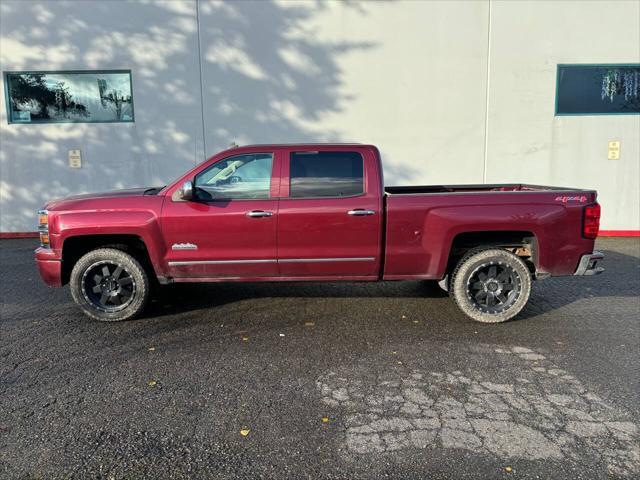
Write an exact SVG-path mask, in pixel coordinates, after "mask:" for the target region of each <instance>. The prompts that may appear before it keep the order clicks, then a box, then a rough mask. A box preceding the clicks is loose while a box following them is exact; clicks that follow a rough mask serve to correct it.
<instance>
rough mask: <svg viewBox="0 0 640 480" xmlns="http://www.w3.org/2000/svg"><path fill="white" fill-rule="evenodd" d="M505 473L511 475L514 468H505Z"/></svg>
mask: <svg viewBox="0 0 640 480" xmlns="http://www.w3.org/2000/svg"><path fill="white" fill-rule="evenodd" d="M504 471H505V472H507V473H511V472H513V468H511V467H504Z"/></svg>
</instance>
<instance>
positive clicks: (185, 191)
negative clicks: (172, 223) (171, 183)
mask: <svg viewBox="0 0 640 480" xmlns="http://www.w3.org/2000/svg"><path fill="white" fill-rule="evenodd" d="M179 192H180V193H179V196H180V198H181V199H182V200H187V201H189V200H193V182H192V181H190V180H188V181H186V182H184V183H183V184H182V188H181V189H180V190H179Z"/></svg>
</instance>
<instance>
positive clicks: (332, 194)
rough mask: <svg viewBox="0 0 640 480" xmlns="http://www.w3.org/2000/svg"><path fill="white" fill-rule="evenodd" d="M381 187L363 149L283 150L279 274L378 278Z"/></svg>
mask: <svg viewBox="0 0 640 480" xmlns="http://www.w3.org/2000/svg"><path fill="white" fill-rule="evenodd" d="M380 183H381V181H380V179H379V177H378V166H377V159H376V158H375V157H374V155H373V154H372V152H370V151H369V150H367V149H364V148H363V149H355V150H347V149H343V150H340V149H331V150H323V151H310V150H302V151H297V150H291V151H285V152H283V165H282V179H281V200H280V206H279V210H278V266H279V270H280V275H282V276H285V277H315V278H334V279H339V278H345V279H346V278H360V279H373V278H377V275H378V271H379V268H380V254H381V231H382V230H381V228H382V215H383V212H382V211H381V201H380V187H379V185H380Z"/></svg>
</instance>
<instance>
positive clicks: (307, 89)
mask: <svg viewBox="0 0 640 480" xmlns="http://www.w3.org/2000/svg"><path fill="white" fill-rule="evenodd" d="M345 7H346V8H358V9H360V10H359V11H361V12H362V14H363V15H364V14H366V11H365V10H364V9H363V8H362V7H361V6H360V5H358V4H356V3H353V2H349V3H346V4H345ZM326 8H328V7H327V4H326V3H323V2H317V3H310V2H308V3H293V2H291V3H290V4H288V5H287V4H282V3H276V2H272V1H264V2H258V3H253V2H234V3H223V4H217V3H208V2H203V3H201V4H200V8H199V20H200V21H199V23H200V35H201V50H202V51H201V55H202V69H203V72H202V73H203V81H204V85H203V95H204V106H205V111H204V117H205V128H206V129H207V131H208V132H209V135H207V136H206V138H207V142H208V143H207V153H208V154H213V153H214V152H215V151H218V150H219V149H221V148H225V147H226V146H227V145H228V144H229V141H231V140H234V141H237V142H238V143H240V144H244V143H262V142H302V141H343V140H345V139H343V138H342V137H341V135H340V133H339V132H336V131H327V130H324V129H322V128H321V127H320V126H319V122H320V120H321V118H322V116H323V115H325V114H328V113H334V112H340V111H342V110H343V109H345V108H348V103H349V100H351V98H350V97H349V96H347V95H346V94H345V93H343V92H342V91H341V76H342V74H343V72H342V71H341V69H340V66H339V63H338V59H339V57H340V56H342V55H345V54H348V53H351V52H353V51H357V50H367V49H371V48H373V47H374V44H373V43H371V42H364V43H363V42H336V41H332V40H326V39H322V38H320V36H319V32H318V31H317V25H314V17H315V16H316V15H318V14H321V13H322V11H323V10H325V9H326ZM211 134H212V135H211ZM211 138H212V139H213V143H212V144H210V143H209V142H210V140H209V139H211Z"/></svg>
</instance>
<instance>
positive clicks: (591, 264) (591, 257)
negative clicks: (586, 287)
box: [574, 252, 604, 275]
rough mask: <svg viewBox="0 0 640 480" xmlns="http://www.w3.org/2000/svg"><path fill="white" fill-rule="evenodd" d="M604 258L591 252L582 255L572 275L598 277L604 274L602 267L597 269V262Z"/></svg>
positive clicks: (598, 253) (600, 253) (597, 253)
mask: <svg viewBox="0 0 640 480" xmlns="http://www.w3.org/2000/svg"><path fill="white" fill-rule="evenodd" d="M603 258H604V254H603V253H602V252H593V253H588V254H586V255H583V256H582V257H581V258H580V263H579V264H578V268H577V269H576V271H575V273H574V275H598V274H600V273H602V272H604V268H603V267H598V266H597V265H598V262H599V261H600V260H602V259H603Z"/></svg>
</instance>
